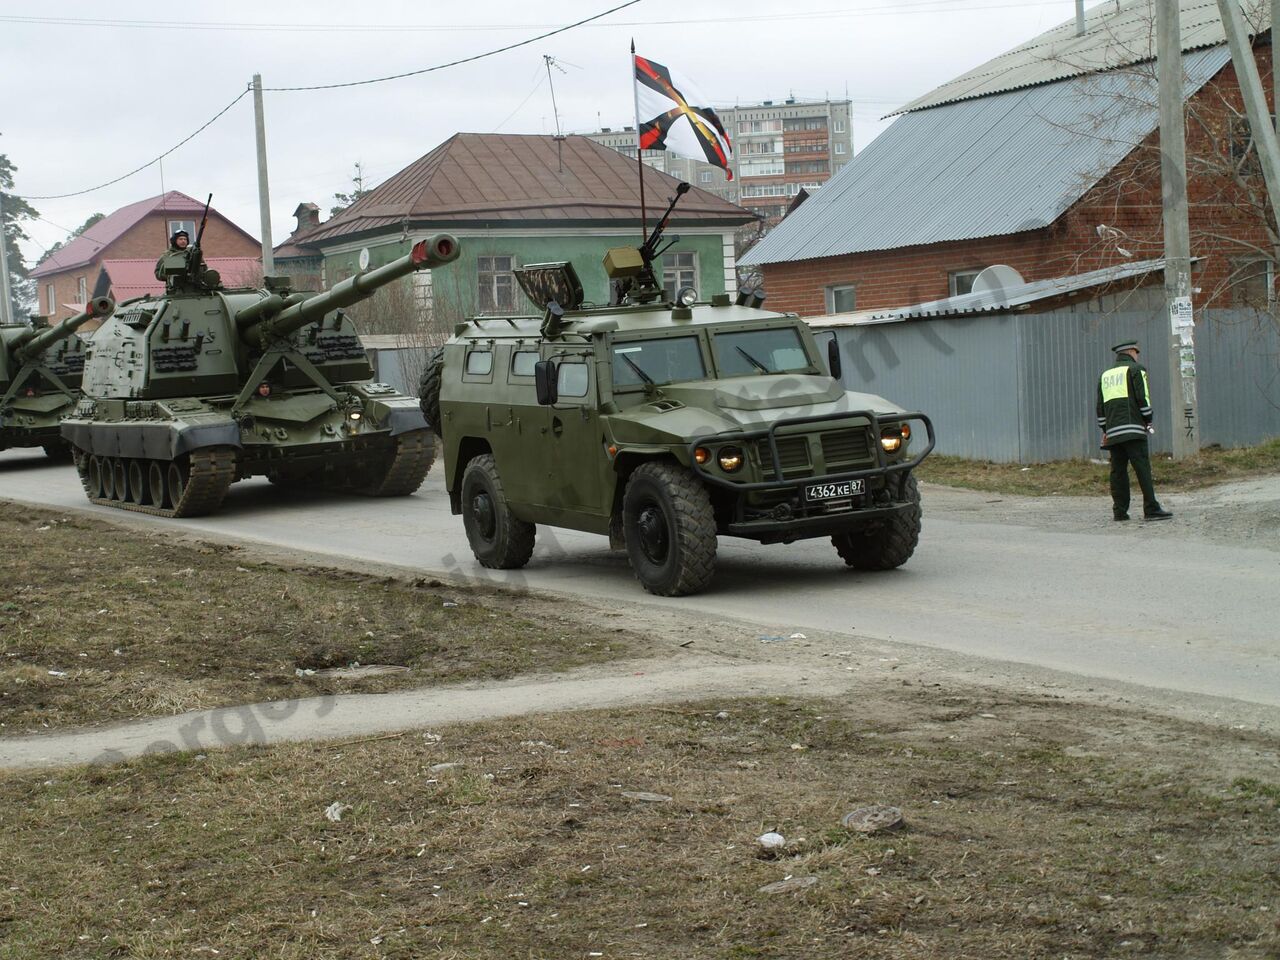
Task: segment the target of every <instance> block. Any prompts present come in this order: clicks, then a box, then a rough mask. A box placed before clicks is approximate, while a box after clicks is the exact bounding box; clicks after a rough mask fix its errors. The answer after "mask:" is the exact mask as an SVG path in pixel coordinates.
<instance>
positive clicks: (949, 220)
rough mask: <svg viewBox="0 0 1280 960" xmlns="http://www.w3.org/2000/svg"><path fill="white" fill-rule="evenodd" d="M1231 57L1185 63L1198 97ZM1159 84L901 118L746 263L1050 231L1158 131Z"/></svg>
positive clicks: (1211, 55) (1207, 54)
mask: <svg viewBox="0 0 1280 960" xmlns="http://www.w3.org/2000/svg"><path fill="white" fill-rule="evenodd" d="M1227 60H1228V54H1227V49H1226V47H1225V46H1219V47H1214V48H1212V49H1209V50H1201V51H1198V52H1196V53H1192V54H1188V55H1187V56H1186V57H1185V58H1183V67H1184V70H1185V72H1186V74H1187V84H1186V93H1187V95H1188V96H1190V95H1191V94H1192V93H1193V92H1195V91H1196V90H1198V89H1200V87H1201V86H1202V85H1203V84H1204V83H1205V82H1206V81H1207V80H1209V79H1210V78H1211V77H1212V76H1213V75H1214V74H1216V73H1217V72H1218V71H1219V70H1220V69H1222V67H1223V65H1224V64H1225V63H1226V62H1227ZM1155 103H1156V85H1155V79H1154V77H1152V76H1149V75H1148V74H1147V72H1146V71H1123V70H1113V71H1110V72H1107V73H1100V74H1096V75H1094V76H1091V77H1088V78H1083V79H1079V80H1062V81H1059V82H1058V83H1052V84H1046V85H1042V86H1038V87H1031V88H1028V89H1026V90H1013V91H1010V92H1008V93H998V94H994V95H992V96H987V97H981V98H979V99H976V100H965V101H962V102H959V103H949V104H946V105H944V106H941V107H935V108H933V109H932V110H921V111H918V112H916V113H908V114H906V115H905V116H901V117H898V118H897V119H896V120H895V121H894V122H893V123H892V124H891V125H890V126H889V128H888V129H887V130H885V131H884V133H882V134H880V136H878V137H876V138H875V139H874V140H872V141H871V143H869V144H868V145H867V146H866V148H864V149H863V150H862V152H861V153H859V154H857V155H856V156H855V157H854V158H853V159H852V160H851V161H850V162H849V163H848V164H847V165H846V166H845V168H844V169H843V170H841V171H840V172H839V173H837V174H836V175H835V176H834V177H832V178H831V180H829V181H828V182H827V183H826V184H825V185H824V186H823V188H822V189H821V190H819V191H817V192H816V193H815V194H814V195H813V196H812V197H810V198H809V200H808V201H807V202H806V203H805V204H804V205H803V206H801V207H800V208H799V209H797V210H795V211H794V212H793V213H792V214H791V215H790V216H788V217H787V218H786V219H784V220H783V221H782V223H780V224H778V226H777V227H775V228H774V229H773V230H772V231H770V232H769V233H768V234H766V235H765V237H764V238H763V239H762V240H761V241H760V242H759V243H757V244H756V245H755V246H754V247H752V248H751V249H750V250H749V251H748V252H747V253H746V255H745V256H743V257H742V258H741V259H740V260H739V262H740V263H741V264H742V265H744V266H752V265H756V264H761V263H783V262H790V261H793V260H811V259H816V258H819V257H834V256H840V255H843V254H849V253H864V252H867V251H871V250H893V249H896V248H898V247H907V246H917V245H921V244H931V243H941V242H944V241H949V240H973V239H977V238H979V237H991V236H1002V235H1005V234H1010V233H1020V232H1022V231H1026V230H1036V229H1039V228H1041V227H1045V226H1047V225H1048V224H1050V223H1052V222H1053V221H1054V220H1056V219H1057V218H1058V217H1059V216H1061V215H1062V214H1063V213H1064V212H1065V211H1066V210H1067V208H1068V207H1070V206H1071V205H1072V204H1073V203H1075V201H1076V200H1078V199H1079V198H1080V197H1081V196H1083V195H1084V193H1085V192H1086V191H1087V190H1089V188H1091V187H1092V186H1093V185H1094V184H1095V183H1097V182H1098V180H1099V179H1101V178H1102V176H1103V175H1104V174H1105V173H1106V172H1107V171H1108V170H1110V169H1111V168H1112V167H1114V166H1115V165H1116V164H1117V163H1119V162H1120V160H1121V159H1122V158H1123V157H1124V156H1125V155H1126V154H1128V153H1129V152H1130V151H1131V150H1132V149H1133V148H1134V147H1135V146H1137V145H1138V144H1139V143H1140V142H1141V141H1142V140H1143V138H1144V137H1146V136H1147V135H1148V134H1149V133H1151V132H1152V131H1153V130H1154V129H1156V126H1157V123H1158V116H1157V111H1156V107H1155Z"/></svg>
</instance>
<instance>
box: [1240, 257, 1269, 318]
mask: <svg viewBox="0 0 1280 960" xmlns="http://www.w3.org/2000/svg"><path fill="white" fill-rule="evenodd" d="M1231 266H1232V271H1231V302H1232V304H1234V305H1235V306H1237V307H1266V306H1268V305H1269V304H1272V303H1274V302H1275V300H1276V265H1275V261H1274V260H1236V261H1234V262H1233V263H1232V265H1231Z"/></svg>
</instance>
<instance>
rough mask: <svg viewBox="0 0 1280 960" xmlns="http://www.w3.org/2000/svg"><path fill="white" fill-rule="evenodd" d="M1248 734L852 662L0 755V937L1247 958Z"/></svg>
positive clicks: (373, 946) (1263, 900)
mask: <svg viewBox="0 0 1280 960" xmlns="http://www.w3.org/2000/svg"><path fill="white" fill-rule="evenodd" d="M1277 746H1278V745H1277V742H1276V741H1275V740H1274V739H1268V738H1264V737H1260V736H1258V735H1256V734H1246V733H1242V732H1239V733H1233V734H1224V733H1222V732H1221V731H1217V730H1211V729H1206V728H1204V727H1199V726H1196V725H1191V724H1179V723H1175V722H1171V721H1168V720H1163V719H1159V718H1155V717H1151V716H1144V715H1139V714H1132V713H1127V714H1126V713H1121V712H1117V711H1112V710H1104V709H1098V708H1091V707H1089V706H1085V705H1080V704H1076V703H1071V702H1065V701H1062V700H1058V699H1055V698H1046V697H1033V696H1016V695H1014V696H992V695H991V694H989V693H984V692H981V691H974V690H971V689H964V688H959V687H948V686H941V685H926V686H919V685H907V686H903V685H890V684H880V685H876V686H870V685H868V686H867V687H866V688H865V689H863V690H862V696H860V697H858V698H856V699H855V698H841V699H840V700H839V701H831V700H814V699H806V700H794V699H756V700H734V699H725V700H723V701H713V702H703V703H699V704H693V705H685V706H679V707H674V708H665V709H632V710H626V711H598V712H591V713H577V714H562V715H559V716H545V717H535V718H522V719H520V720H515V721H504V722H495V723H485V724H473V725H466V726H460V727H447V728H440V729H435V730H429V731H423V732H413V733H408V734H403V735H397V736H392V737H390V738H381V739H366V740H362V741H356V742H345V743H344V742H339V743H330V744H319V745H316V744H306V745H290V746H282V747H274V748H270V749H236V750H231V751H216V752H211V753H209V754H208V755H203V754H200V755H192V754H183V755H176V756H169V757H160V758H148V759H143V760H138V761H134V762H130V763H127V764H122V765H116V766H108V767H91V768H80V769H78V770H73V771H68V772H63V771H58V772H57V773H54V774H45V773H41V774H22V775H9V776H3V777H0V875H3V876H4V877H5V878H6V880H5V887H6V889H4V890H3V891H0V931H2V933H3V935H2V936H0V957H5V958H8V957H15V958H16V957H23V958H26V957H33V956H59V957H66V958H89V957H119V956H128V957H137V958H152V957H173V956H193V957H194V956H271V957H279V958H298V960H301V958H307V960H313V958H330V957H332V958H337V957H344V958H345V957H370V958H372V957H397V958H409V957H420V956H441V957H504V958H505V957H517V956H518V957H536V958H548V960H550V958H555V960H560V958H566V957H583V958H587V957H656V956H662V957H671V958H685V957H687V958H691V960H692V958H700V960H701V958H722V957H723V958H740V957H772V958H793V957H801V956H803V957H818V958H837V957H850V956H859V957H874V958H879V957H883V958H894V960H898V958H942V957H946V958H961V957H965V958H968V957H972V958H979V957H980V958H984V960H990V958H1005V957H1007V958H1018V960H1023V958H1027V957H1047V956H1053V957H1065V958H1083V957H1091V958H1092V957H1099V958H1100V957H1117V956H1152V957H1162V958H1167V957H1227V956H1230V957H1234V958H1262V957H1272V956H1275V955H1276V951H1277V950H1280V928H1278V927H1277V920H1278V919H1280V913H1277V910H1280V858H1278V857H1277V853H1278V852H1280V851H1278V849H1277V842H1278V841H1277V838H1278V837H1280V785H1278V784H1280V776H1277V769H1278V768H1277ZM1245 771H1252V773H1253V774H1254V775H1252V776H1248V775H1245ZM1259 774H1261V776H1259ZM629 795H630V796H629ZM869 804H888V805H891V806H894V807H897V808H898V809H900V810H901V812H902V814H903V816H904V818H905V826H903V827H902V828H901V829H899V830H894V831H890V832H886V833H883V834H879V835H873V836H863V835H860V834H856V833H853V832H851V831H849V830H847V829H844V828H843V827H842V826H841V818H842V817H843V816H844V814H846V813H847V812H850V811H852V810H854V809H856V808H859V807H862V806H865V805H869ZM326 810H328V811H329V814H328V815H326ZM338 816H340V819H333V818H334V817H338ZM766 832H777V833H779V834H781V835H782V837H783V838H784V841H785V845H784V846H783V847H782V848H781V849H780V850H778V851H777V852H776V853H769V852H766V851H764V850H763V848H762V847H761V846H760V844H759V843H758V842H757V840H756V838H757V837H759V836H761V835H762V834H764V833H766ZM778 883H783V884H786V885H787V886H785V887H784V888H783V889H782V890H781V891H780V892H779V891H777V888H775V887H773V886H771V885H774V884H778Z"/></svg>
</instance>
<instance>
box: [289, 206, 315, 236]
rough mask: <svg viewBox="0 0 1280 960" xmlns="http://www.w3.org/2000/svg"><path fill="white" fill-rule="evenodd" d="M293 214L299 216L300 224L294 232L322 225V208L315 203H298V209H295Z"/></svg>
mask: <svg viewBox="0 0 1280 960" xmlns="http://www.w3.org/2000/svg"><path fill="white" fill-rule="evenodd" d="M293 215H294V216H295V217H297V218H298V226H297V227H296V228H295V229H294V231H293V232H294V233H301V232H302V231H304V230H311V229H314V228H315V227H318V226H320V208H319V207H317V206H316V205H315V204H314V203H300V204H298V209H297V210H295V211H293Z"/></svg>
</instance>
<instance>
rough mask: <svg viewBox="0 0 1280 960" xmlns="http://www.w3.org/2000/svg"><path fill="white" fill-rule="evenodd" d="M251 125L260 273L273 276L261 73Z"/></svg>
mask: <svg viewBox="0 0 1280 960" xmlns="http://www.w3.org/2000/svg"><path fill="white" fill-rule="evenodd" d="M253 127H254V132H255V134H256V135H257V140H258V215H259V218H260V220H261V223H262V275H263V276H264V277H270V276H273V275H274V274H275V272H276V263H275V259H274V257H273V256H272V253H271V189H270V187H268V186H267V123H266V120H265V119H264V118H263V115H262V74H260V73H255V74H254V75H253Z"/></svg>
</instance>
